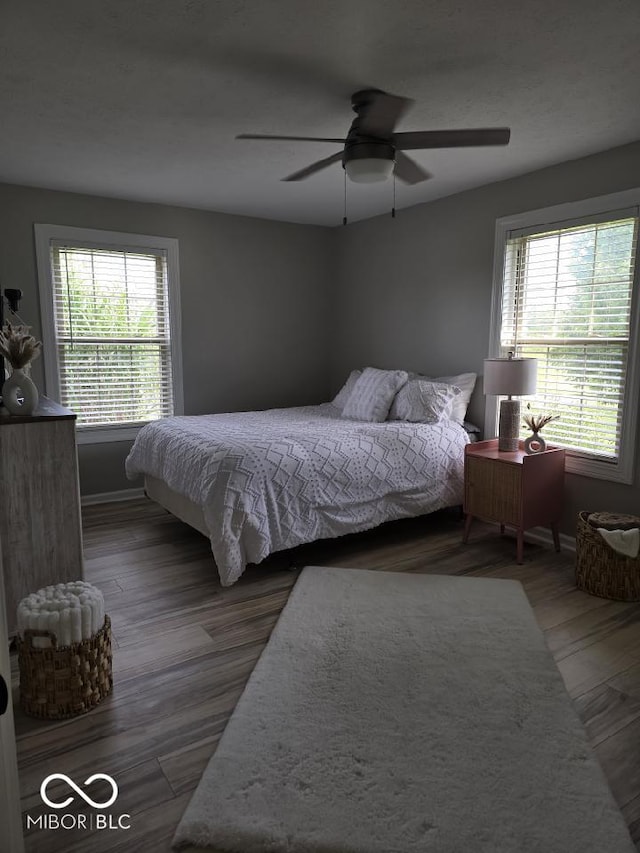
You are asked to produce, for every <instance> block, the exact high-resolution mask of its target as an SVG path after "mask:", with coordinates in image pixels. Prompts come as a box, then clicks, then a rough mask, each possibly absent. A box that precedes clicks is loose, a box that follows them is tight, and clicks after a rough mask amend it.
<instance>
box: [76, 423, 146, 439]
mask: <svg viewBox="0 0 640 853" xmlns="http://www.w3.org/2000/svg"><path fill="white" fill-rule="evenodd" d="M143 426H145V424H135V425H132V424H126V425H124V426H104V427H78V429H77V430H76V440H77V443H78V444H114V443H116V442H118V441H133V440H134V439H135V437H136V436H137V435H138V433H139V432H140V430H141V429H142V427H143Z"/></svg>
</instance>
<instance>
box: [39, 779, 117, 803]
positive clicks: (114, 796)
mask: <svg viewBox="0 0 640 853" xmlns="http://www.w3.org/2000/svg"><path fill="white" fill-rule="evenodd" d="M54 779H61V780H62V781H63V782H66V783H67V785H68V786H69V787H70V788H72V789H73V790H74V791H75V792H76V794H78V795H79V796H80V797H82V799H83V800H84V801H85V803H87V805H90V806H91V807H92V808H94V809H108V808H109V806H111V805H113V803H115V801H116V800H117V798H118V786H117V785H116V782H115V780H114V779H112V778H111V776H107V774H106V773H94V774H93V776H89V778H88V779H85V781H84V783H83V784H84V786H85V787H86V786H87V785H91V783H92V782H95V781H96V779H104V780H105V781H106V782H108V783H109V784H110V785H111V790H112V794H111V797H110V798H109V799H108V800H107V801H106V802H105V803H96V802H95V801H94V800H92V799H91V797H89V796H87V794H85V792H84V791H82V790H80V788H78V786H77V785H76V783H75V782H74V781H73V779H69V777H68V776H65V775H64V773H52V774H51V776H47V778H46V779H44V780H43V782H42V785H40V796H41V797H42V801H43V802H44V803H46V804H47V805H48V806H49V807H50V808H52V809H65V808H66V807H67V806H68V805H69V803H72V802H73V800H74V798H73V797H69V798H68V799H66V800H65V801H64V802H62V803H54V802H53V800H50V799H49V797H47V785H48V784H49V783H50V782H53V780H54Z"/></svg>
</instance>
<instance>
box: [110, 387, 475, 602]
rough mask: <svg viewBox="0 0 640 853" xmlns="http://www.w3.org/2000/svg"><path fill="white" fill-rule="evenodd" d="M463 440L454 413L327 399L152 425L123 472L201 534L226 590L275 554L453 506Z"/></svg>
mask: <svg viewBox="0 0 640 853" xmlns="http://www.w3.org/2000/svg"><path fill="white" fill-rule="evenodd" d="M468 441H469V435H468V433H467V432H466V431H465V429H464V427H463V426H462V425H460V424H458V423H456V422H454V421H452V420H445V421H442V422H440V423H435V424H424V423H408V422H404V421H384V422H382V423H367V422H362V421H355V420H347V419H345V418H343V417H341V409H340V408H339V407H337V406H336V405H334V404H332V403H324V404H322V405H318V406H304V407H297V408H289V409H271V410H268V411H262V412H239V413H231V414H216V415H197V416H182V417H172V418H165V419H162V420H159V421H154V422H152V423H149V424H147V425H146V426H145V427H143V428H142V430H141V431H140V432H139V434H138V436H137V438H136V441H135V443H134V446H133V448H132V450H131V453H130V454H129V456H128V458H127V461H126V471H127V476H128V477H129V478H130V479H133V478H135V477H137V476H139V475H143V476H144V477H145V490H146V492H147V494H148V496H149V497H150V498H152V499H154V500H156V501H157V502H158V503H160V504H161V505H162V506H164V507H165V508H166V509H168V510H169V511H170V512H172V513H173V514H174V515H176V516H177V517H178V518H180V519H182V520H183V521H185V522H186V523H188V524H190V525H191V526H192V527H195V528H196V529H198V530H200V531H201V532H202V533H204V534H205V535H206V536H208V537H209V539H210V542H211V550H212V552H213V556H214V559H215V562H216V566H217V568H218V572H219V575H220V581H221V583H222V585H223V586H229V585H231V584H233V583H235V581H237V580H238V578H239V577H240V576H241V575H242V573H243V571H244V569H245V566H246V565H247V564H248V563H259V562H261V561H262V560H263V559H264V558H265V557H267V556H268V555H269V554H271V553H274V552H275V551H280V550H284V549H288V548H292V547H294V546H296V545H301V544H303V543H308V542H313V541H316V540H318V539H325V538H331V537H336V536H341V535H343V534H346V533H354V532H358V531H363V530H368V529H370V528H372V527H376V526H377V525H379V524H382V523H383V522H385V521H391V520H394V519H398V518H405V517H410V516H417V515H422V514H424V513H430V512H433V511H435V510H437V509H441V508H443V507H450V506H456V505H458V504H461V503H462V492H463V464H464V447H465V445H466V444H467V443H468Z"/></svg>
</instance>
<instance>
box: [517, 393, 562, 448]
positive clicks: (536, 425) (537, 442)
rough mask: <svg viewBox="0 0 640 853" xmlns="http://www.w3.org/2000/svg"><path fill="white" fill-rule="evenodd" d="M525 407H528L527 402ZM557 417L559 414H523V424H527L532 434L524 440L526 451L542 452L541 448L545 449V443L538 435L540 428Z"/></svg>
mask: <svg viewBox="0 0 640 853" xmlns="http://www.w3.org/2000/svg"><path fill="white" fill-rule="evenodd" d="M527 408H530V405H529V404H527ZM558 417H559V415H530V414H529V415H525V416H524V422H525V425H526V426H528V427H529V429H530V430H531V432H532V435H530V436H528V438H526V439H525V441H524V449H525V450H526V452H527V453H542V451H543V450H546V449H547V443H546V441H545V440H544V438H542V436H541V435H540V430H541V429H542V427H543V426H546V425H547V424H548V423H550V422H551V421H555V420H557V419H558Z"/></svg>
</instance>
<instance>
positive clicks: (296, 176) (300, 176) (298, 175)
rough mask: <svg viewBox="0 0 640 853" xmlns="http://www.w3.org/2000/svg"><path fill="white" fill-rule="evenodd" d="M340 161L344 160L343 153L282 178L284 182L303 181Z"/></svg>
mask: <svg viewBox="0 0 640 853" xmlns="http://www.w3.org/2000/svg"><path fill="white" fill-rule="evenodd" d="M340 160H342V151H338V153H337V154H332V155H331V157H325V158H324V160H318V162H317V163H312V164H311V165H310V166H307V167H306V169H300V171H299V172H294V173H293V174H292V175H288V176H287V177H286V178H282V180H283V181H302V180H304V178H308V177H309V175H313V174H314V173H315V172H319V171H320V170H321V169H326V168H327V166H331V165H332V164H333V163H338V162H339V161H340Z"/></svg>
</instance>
